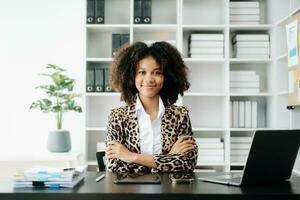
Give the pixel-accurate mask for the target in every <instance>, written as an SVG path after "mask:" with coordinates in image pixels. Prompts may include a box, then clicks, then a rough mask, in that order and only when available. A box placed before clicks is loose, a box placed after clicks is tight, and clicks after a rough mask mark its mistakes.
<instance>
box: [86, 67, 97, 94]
mask: <svg viewBox="0 0 300 200" xmlns="http://www.w3.org/2000/svg"><path fill="white" fill-rule="evenodd" d="M94 83H95V69H94V67H93V66H88V68H87V70H86V92H94V91H95V90H94V89H95V88H94Z"/></svg>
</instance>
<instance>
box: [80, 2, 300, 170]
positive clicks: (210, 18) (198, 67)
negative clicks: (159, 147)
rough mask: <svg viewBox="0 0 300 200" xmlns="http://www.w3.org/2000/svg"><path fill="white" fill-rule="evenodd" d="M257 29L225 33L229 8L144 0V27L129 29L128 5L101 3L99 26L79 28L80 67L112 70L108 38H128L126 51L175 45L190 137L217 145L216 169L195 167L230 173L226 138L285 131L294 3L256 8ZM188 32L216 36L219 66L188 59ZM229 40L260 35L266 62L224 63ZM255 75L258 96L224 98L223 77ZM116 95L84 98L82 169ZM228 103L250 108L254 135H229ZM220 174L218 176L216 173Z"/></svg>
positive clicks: (228, 59) (234, 131) (233, 28)
mask: <svg viewBox="0 0 300 200" xmlns="http://www.w3.org/2000/svg"><path fill="white" fill-rule="evenodd" d="M259 2H260V5H261V24H259V25H242V24H241V25H232V24H230V22H229V3H230V1H229V0H152V24H133V3H134V1H133V0H109V1H108V0H106V1H105V23H106V24H95V25H94V24H93V25H90V24H89V25H86V64H87V66H88V65H89V64H90V63H100V64H106V65H109V64H110V63H111V62H112V60H113V59H112V57H111V49H112V45H111V43H112V34H113V33H127V34H130V43H133V42H135V41H143V40H175V41H176V46H177V48H178V50H179V51H180V52H181V53H182V56H183V57H184V61H185V63H186V64H187V66H188V67H189V70H190V73H189V80H190V83H191V87H190V89H189V91H187V92H186V93H185V95H184V97H183V98H182V99H180V101H179V103H180V104H183V105H185V106H187V107H188V108H189V110H190V117H191V122H192V126H193V131H194V134H195V137H221V138H222V139H223V141H224V144H225V145H224V146H225V154H224V162H223V163H202V164H201V165H200V167H217V168H218V169H221V170H223V171H230V170H231V167H237V166H243V163H233V162H231V161H230V138H231V137H232V136H251V135H252V134H253V132H254V131H255V130H257V129H260V130H265V129H266V130H267V129H280V128H293V125H292V114H291V112H292V111H289V110H287V109H286V105H287V96H288V95H287V91H288V85H287V83H288V80H287V67H286V65H287V56H286V42H285V27H284V26H282V22H283V21H284V20H285V19H286V18H288V17H289V16H290V15H291V13H293V12H295V9H296V8H298V7H299V5H300V0H289V1H282V0H259ZM194 32H213V33H223V34H224V38H225V39H224V52H225V53H224V58H223V59H197V58H188V37H189V35H190V34H191V33H194ZM237 32H239V33H240V32H247V33H268V34H269V35H270V44H271V58H270V59H237V58H233V57H232V45H231V37H232V35H234V34H235V33H237ZM232 69H234V70H255V71H256V73H257V74H259V76H260V85H261V87H260V89H261V93H259V94H251V93H250V94H249V93H230V91H229V72H230V70H232ZM119 99H120V94H119V93H85V101H86V106H85V114H86V137H85V138H86V141H85V144H86V152H85V155H86V161H87V163H88V164H90V165H96V162H95V160H96V158H95V152H96V143H97V142H98V141H104V140H105V134H106V126H107V119H108V115H109V113H110V110H111V109H112V108H115V107H118V106H121V105H124V103H122V102H120V100H119ZM230 100H256V101H258V128H257V129H252V128H250V129H249V128H247V129H246V128H231V127H230V121H231V120H230V116H231V115H230ZM220 166H221V168H220Z"/></svg>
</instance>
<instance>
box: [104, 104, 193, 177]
mask: <svg viewBox="0 0 300 200" xmlns="http://www.w3.org/2000/svg"><path fill="white" fill-rule="evenodd" d="M135 113H136V111H135V103H132V104H129V105H126V106H123V107H120V108H117V109H113V110H112V112H111V113H110V115H109V122H108V132H107V136H106V144H107V142H109V141H112V140H115V141H117V142H119V143H121V144H123V145H124V146H125V147H126V148H127V149H128V150H129V151H131V152H134V153H141V151H140V141H139V126H138V119H137V117H136V114H135ZM182 135H190V136H192V135H193V132H192V127H191V122H190V118H189V115H188V110H187V108H186V107H183V106H176V105H169V106H166V107H165V113H164V115H163V117H162V122H161V144H162V148H161V154H155V155H153V158H154V161H155V163H156V166H157V168H156V169H157V170H158V171H160V172H183V171H193V170H194V168H195V166H196V163H197V154H198V149H197V146H196V147H195V148H194V149H192V150H190V151H188V152H186V153H183V154H168V152H169V151H170V150H171V148H172V146H173V144H174V143H175V142H176V141H177V138H178V136H182ZM193 140H194V139H193ZM194 141H195V140H194ZM106 165H107V166H106V167H107V170H108V171H110V172H117V173H123V172H127V173H138V172H149V171H151V169H150V168H149V167H146V166H143V165H139V164H136V163H126V162H123V161H121V160H119V159H108V161H107V163H106Z"/></svg>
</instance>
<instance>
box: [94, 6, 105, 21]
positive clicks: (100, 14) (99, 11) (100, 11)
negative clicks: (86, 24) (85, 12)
mask: <svg viewBox="0 0 300 200" xmlns="http://www.w3.org/2000/svg"><path fill="white" fill-rule="evenodd" d="M104 3H105V0H96V2H95V18H96V24H104V10H105V5H104Z"/></svg>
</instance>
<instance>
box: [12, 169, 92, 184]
mask: <svg viewBox="0 0 300 200" xmlns="http://www.w3.org/2000/svg"><path fill="white" fill-rule="evenodd" d="M85 171H86V166H78V167H76V168H56V167H49V166H33V167H32V168H30V169H28V170H25V171H24V172H21V173H18V174H15V175H14V182H13V186H14V188H24V187H49V188H60V187H67V188H73V187H75V186H76V185H77V184H78V183H80V182H81V181H82V180H83V179H84V177H85Z"/></svg>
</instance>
